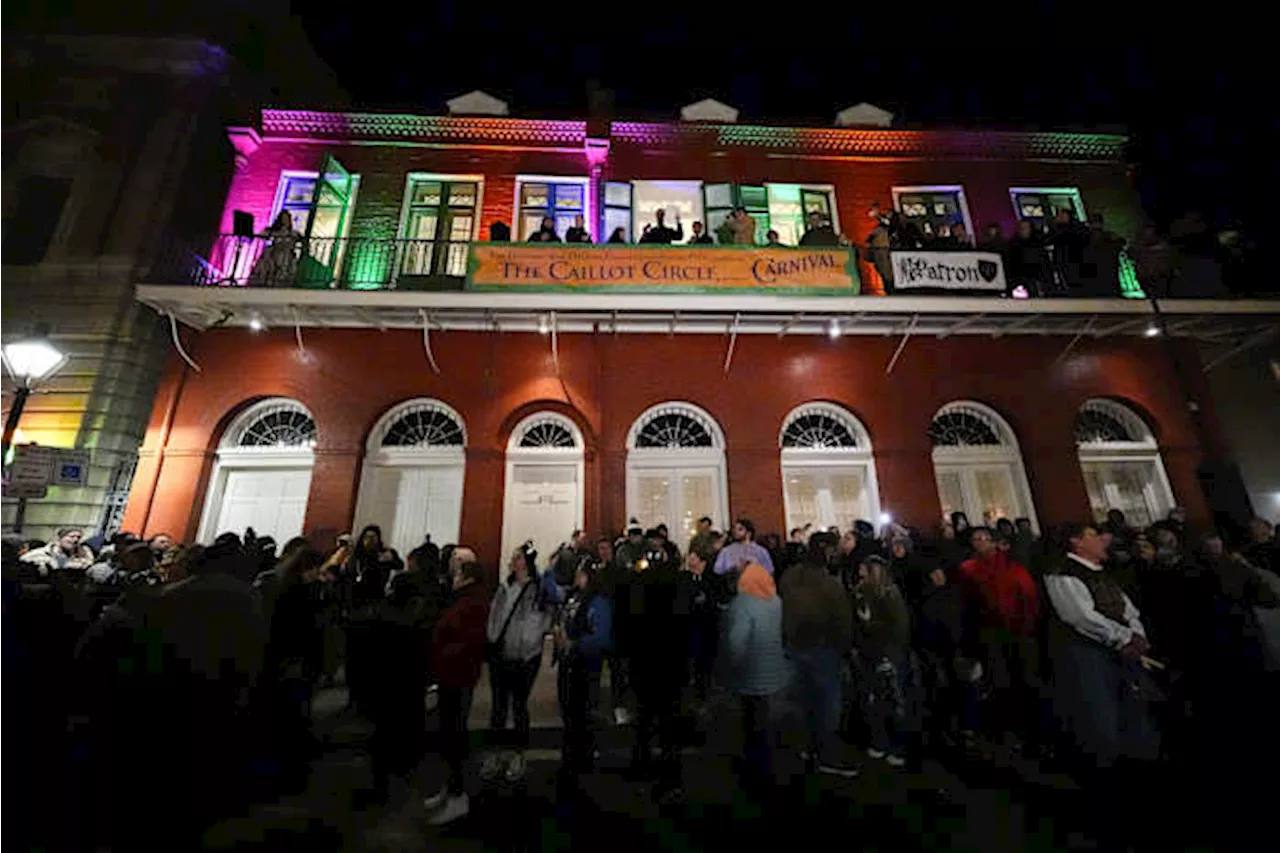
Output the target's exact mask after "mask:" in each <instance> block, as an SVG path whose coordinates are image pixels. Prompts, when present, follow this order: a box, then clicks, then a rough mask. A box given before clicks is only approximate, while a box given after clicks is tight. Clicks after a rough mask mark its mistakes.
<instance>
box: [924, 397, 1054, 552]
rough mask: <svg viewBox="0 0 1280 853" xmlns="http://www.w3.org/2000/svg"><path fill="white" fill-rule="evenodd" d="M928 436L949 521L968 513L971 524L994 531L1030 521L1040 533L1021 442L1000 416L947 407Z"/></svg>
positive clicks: (972, 406)
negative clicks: (1002, 522)
mask: <svg viewBox="0 0 1280 853" xmlns="http://www.w3.org/2000/svg"><path fill="white" fill-rule="evenodd" d="M928 432H929V439H930V440H931V441H932V442H933V470H934V476H935V477H936V478H937V482H938V500H939V502H940V503H941V504H942V514H943V517H944V518H945V517H947V516H949V515H950V514H951V513H952V512H963V513H964V514H965V515H966V516H967V517H968V519H969V522H970V523H971V524H974V525H979V524H988V525H990V524H994V523H995V521H996V520H997V519H1000V518H1008V519H1010V520H1012V519H1014V518H1018V517H1023V516H1025V517H1027V518H1029V519H1031V524H1032V526H1033V527H1037V528H1038V526H1039V525H1038V523H1037V521H1036V514H1035V507H1034V506H1033V505H1032V503H1031V488H1030V486H1029V484H1028V482H1027V473H1026V469H1025V468H1024V467H1023V464H1022V451H1021V450H1020V449H1019V448H1018V440H1017V438H1016V437H1015V436H1014V434H1013V430H1012V429H1010V427H1009V424H1008V423H1007V422H1006V421H1005V419H1004V418H1002V417H1000V415H999V414H997V413H996V412H995V410H993V409H991V408H990V407H988V406H984V405H982V404H981V403H975V402H972V401H967V400H961V401H957V402H954V403H948V404H947V405H945V406H943V407H942V408H941V409H939V410H938V413H937V414H936V415H934V416H933V420H932V422H930V424H929V430H928Z"/></svg>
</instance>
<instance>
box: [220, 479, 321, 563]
mask: <svg viewBox="0 0 1280 853" xmlns="http://www.w3.org/2000/svg"><path fill="white" fill-rule="evenodd" d="M226 478H227V479H226V483H225V485H224V486H223V489H222V503H221V505H220V506H219V507H218V514H217V516H216V518H217V524H216V525H215V527H214V529H213V530H212V531H211V532H210V535H209V537H208V538H209V539H212V538H213V537H215V536H217V535H218V534H220V533H225V532H228V531H229V532H231V533H237V534H243V533H244V531H245V528H247V527H252V528H253V529H254V532H255V533H257V534H258V535H259V536H271V537H274V538H275V540H276V542H278V543H280V544H284V543H285V542H286V541H288V540H289V539H292V538H293V537H295V536H301V535H302V523H303V521H304V520H305V518H306V514H307V495H308V494H309V493H310V491H311V468H310V466H308V467H306V468H249V469H242V470H236V469H234V468H233V469H230V470H228V471H227V472H226Z"/></svg>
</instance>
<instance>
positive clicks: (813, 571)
mask: <svg viewBox="0 0 1280 853" xmlns="http://www.w3.org/2000/svg"><path fill="white" fill-rule="evenodd" d="M834 548H835V536H834V535H832V534H830V533H815V534H813V536H812V537H810V539H809V548H808V550H807V551H806V552H805V560H804V561H803V562H802V563H800V564H799V565H796V566H792V567H791V568H790V569H788V570H787V572H786V573H785V575H784V576H783V578H782V586H781V588H780V589H779V593H780V595H781V597H782V637H783V640H784V642H785V643H786V649H787V658H788V659H789V660H790V661H791V666H792V673H793V675H792V678H793V685H794V688H795V694H796V698H797V699H798V701H799V703H800V706H801V712H802V714H803V718H804V723H805V730H806V733H807V736H808V743H807V745H806V746H807V752H808V760H807V762H806V763H807V765H808V767H809V769H810V771H813V770H817V771H818V772H821V773H828V774H831V775H833V776H843V777H846V778H851V777H853V776H857V775H858V772H859V771H858V767H857V766H856V765H855V764H852V763H850V762H848V761H846V760H845V759H844V757H843V756H842V755H840V754H839V744H838V741H837V739H836V730H837V729H838V728H839V726H840V711H841V709H842V708H843V701H842V696H841V689H840V687H841V685H840V675H841V669H842V666H843V662H844V657H845V655H846V654H848V652H849V650H850V649H852V648H853V610H852V608H850V606H849V600H848V598H847V597H846V596H845V594H844V589H843V588H842V587H841V585H840V581H838V580H836V579H835V578H833V577H832V576H831V575H830V574H829V573H828V572H827V552H828V551H829V550H834Z"/></svg>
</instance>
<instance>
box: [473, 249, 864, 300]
mask: <svg viewBox="0 0 1280 853" xmlns="http://www.w3.org/2000/svg"><path fill="white" fill-rule="evenodd" d="M858 287H859V285H858V272H857V265H856V264H855V262H854V258H853V252H852V251H851V250H850V249H847V248H838V247H830V248H828V247H821V248H817V247H815V248H812V249H809V248H804V249H799V248H797V249H790V248H786V249H775V248H768V247H764V246H627V245H608V244H606V245H603V246H591V245H583V244H569V243H552V244H543V245H525V244H520V243H472V244H471V258H470V262H469V263H468V265H467V288H468V289H469V290H505V291H511V290H573V291H593V290H595V291H618V290H625V291H632V292H643V291H651V290H660V291H678V292H685V293H713V292H717V291H723V290H755V291H762V292H773V293H777V292H784V293H793V294H833V293H839V294H845V295H852V294H856V293H857V292H858Z"/></svg>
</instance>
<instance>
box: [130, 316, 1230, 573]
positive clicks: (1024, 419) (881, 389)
mask: <svg viewBox="0 0 1280 853" xmlns="http://www.w3.org/2000/svg"><path fill="white" fill-rule="evenodd" d="M306 343H307V350H308V354H307V356H306V357H305V358H304V357H301V356H300V355H299V353H298V350H297V346H296V344H295V342H294V339H293V336H292V334H291V333H290V332H288V331H284V330H281V331H269V332H264V333H261V334H258V335H254V334H253V333H251V332H248V331H246V330H241V329H226V330H218V331H212V332H206V333H204V334H203V335H201V336H199V338H198V340H197V341H196V342H195V344H194V345H193V349H194V350H195V351H196V357H197V359H198V360H199V362H200V364H201V367H202V368H203V370H202V372H201V373H199V374H195V373H190V374H188V375H187V376H186V379H185V383H183V384H182V388H181V393H180V396H179V399H178V401H177V404H176V406H175V407H174V409H173V418H172V425H171V429H170V430H169V432H168V438H167V445H166V447H165V451H164V454H163V468H162V469H161V471H160V474H159V477H158V478H157V476H156V467H157V462H158V460H159V459H160V456H159V454H158V450H159V449H160V444H161V442H162V437H163V435H164V425H165V422H166V416H167V413H168V411H169V407H170V404H171V402H172V400H173V395H174V393H175V391H176V390H177V388H178V385H179V382H180V381H181V377H182V371H181V370H180V368H179V365H180V362H177V361H176V360H171V361H170V364H169V365H168V368H167V370H166V374H165V377H164V379H163V381H162V387H161V391H160V393H159V394H158V395H157V398H156V401H157V402H156V407H155V410H154V412H153V415H152V420H151V425H150V428H149V429H148V433H147V439H146V443H145V445H144V449H143V453H142V461H141V464H140V466H139V472H138V475H137V477H135V481H134V482H135V487H134V492H133V495H132V497H131V500H130V505H129V512H128V516H127V518H126V527H127V528H129V529H134V530H141V529H145V530H146V531H147V532H155V531H159V530H167V531H170V532H173V533H175V534H178V535H183V536H186V537H191V536H193V535H194V534H195V531H196V526H197V524H198V521H199V517H200V512H201V509H202V505H203V502H204V496H205V491H206V490H207V484H208V476H209V472H210V469H211V467H212V462H213V458H214V450H215V448H216V445H217V442H218V440H219V438H220V436H221V433H222V430H223V429H224V427H225V425H226V424H227V422H228V421H229V420H230V418H231V417H232V416H233V415H234V414H235V413H236V412H238V411H239V410H241V409H242V408H243V407H244V406H245V405H247V404H248V403H250V402H252V401H254V400H257V399H261V398H263V397H267V396H276V395H279V396H286V397H293V398H296V399H298V400H299V401H301V402H302V403H303V404H305V405H306V406H307V407H308V409H310V411H311V412H312V413H313V414H314V415H315V417H316V421H317V425H318V430H319V438H318V446H317V448H316V469H315V474H314V476H313V478H312V487H311V497H310V503H309V506H308V512H307V522H306V526H307V529H308V530H309V531H314V530H324V531H329V532H333V531H337V530H342V529H346V528H347V527H349V526H350V524H351V521H352V514H353V512H354V507H355V499H356V488H357V483H358V481H359V469H360V464H361V458H362V455H363V448H364V443H365V440H366V437H367V435H368V433H369V431H370V429H371V428H372V427H373V425H374V423H375V422H376V421H377V419H378V418H379V417H380V416H381V415H382V414H383V413H384V412H386V411H387V410H388V409H389V408H391V407H392V406H394V405H396V404H397V403H400V402H403V401H405V400H407V399H410V398H413V397H421V396H426V397H435V398H438V399H440V400H443V401H444V402H446V403H448V404H449V405H450V406H452V407H453V408H455V409H456V410H458V412H460V413H461V415H462V417H463V418H464V420H465V421H466V427H467V433H468V441H469V444H468V448H467V475H466V483H465V487H464V500H463V511H462V538H463V539H464V540H466V541H467V542H469V543H474V544H475V545H477V546H478V547H479V548H480V549H481V551H482V553H484V554H486V555H488V556H489V557H490V558H492V557H493V556H494V555H496V551H497V548H498V546H499V540H500V536H501V530H502V493H503V474H504V465H503V453H504V448H505V447H506V442H507V438H508V436H509V434H510V432H511V429H512V428H513V427H514V425H515V424H516V423H517V422H518V421H519V420H520V418H522V417H524V416H525V415H527V414H529V413H531V412H533V411H537V410H539V409H541V408H552V409H555V410H557V411H561V412H563V413H565V414H567V415H568V416H570V417H572V418H573V419H574V420H575V421H576V422H577V423H578V424H579V426H580V427H581V428H582V431H583V434H584V436H585V437H586V445H587V447H586V450H587V454H586V459H587V464H586V483H585V504H586V522H587V527H588V529H589V530H591V531H593V532H595V531H600V530H604V529H610V528H617V527H618V526H619V525H621V524H622V523H623V522H624V521H625V518H626V516H625V513H626V506H625V500H626V497H625V471H626V467H625V466H626V451H625V444H626V435H627V431H628V429H629V428H630V427H631V424H632V422H633V421H634V420H635V418H636V417H637V416H638V415H639V414H640V413H641V412H643V411H644V410H645V409H646V408H648V407H649V406H651V405H654V404H656V403H660V402H663V401H667V400H686V401H689V402H691V403H694V404H696V405H699V406H701V407H702V408H704V409H706V410H707V411H708V412H710V413H711V415H712V416H714V417H715V418H716V420H717V421H718V422H719V424H720V425H721V427H722V428H723V430H724V433H725V436H726V441H727V467H728V475H729V480H728V487H729V504H730V510H731V512H732V513H735V514H737V513H745V514H747V515H750V516H752V517H753V518H755V519H756V521H757V524H758V525H759V527H760V529H761V530H780V529H781V528H782V527H783V522H784V519H783V507H782V482H781V472H780V467H779V458H778V432H779V430H780V428H781V425H782V422H783V420H784V419H785V417H786V416H787V414H788V413H789V412H790V411H791V410H792V409H793V408H794V407H796V406H798V405H800V404H802V403H806V402H810V401H815V400H826V401H830V402H834V403H838V404H840V405H842V406H845V407H846V408H848V409H849V410H850V411H852V412H853V413H854V414H856V415H857V417H858V418H859V419H860V420H861V421H862V423H863V424H864V425H865V427H866V428H867V431H868V433H869V434H870V437H871V441H872V444H873V447H874V452H875V460H876V466H877V472H878V478H879V484H880V499H881V504H882V506H883V507H884V509H886V510H888V511H890V512H892V513H893V514H894V516H895V518H897V519H899V520H901V521H903V522H906V523H910V524H916V525H919V526H921V527H930V526H932V525H933V524H934V522H935V520H936V519H937V517H938V514H939V505H938V497H937V492H936V489H935V486H934V478H933V467H932V461H931V457H930V445H929V441H928V439H927V437H926V435H925V430H926V428H927V427H928V425H929V422H930V420H931V419H932V417H933V415H934V413H935V412H936V411H937V410H938V408H939V407H941V406H942V405H943V404H945V403H947V402H949V401H952V400H957V399H969V400H976V401H979V402H982V403H985V404H987V405H990V406H991V407H992V408H994V409H995V410H997V411H998V412H1000V413H1001V414H1002V415H1003V416H1004V417H1005V418H1006V419H1007V420H1008V422H1009V423H1010V425H1011V426H1012V428H1013V430H1014V431H1015V433H1016V435H1017V437H1018V440H1019V442H1020V444H1021V448H1022V453H1023V457H1024V460H1025V465H1026V471H1027V476H1028V479H1029V481H1030V485H1031V491H1032V497H1033V501H1034V504H1035V507H1036V510H1037V513H1038V515H1039V519H1040V522H1041V524H1042V525H1050V524H1055V523H1059V522H1063V521H1067V520H1071V519H1075V518H1081V517H1085V516H1087V514H1088V509H1089V508H1088V503H1087V500H1086V496H1085V489H1084V483H1083V479H1082V476H1081V473H1080V467H1079V464H1078V461H1077V458H1076V453H1075V446H1074V443H1073V439H1072V433H1071V426H1072V420H1073V417H1074V414H1075V412H1076V410H1077V408H1078V407H1079V405H1080V404H1081V403H1082V402H1083V401H1084V400H1086V399H1088V398H1090V397H1113V398H1116V399H1120V400H1124V401H1127V402H1128V403H1130V404H1131V405H1132V406H1133V407H1134V408H1135V409H1136V410H1138V411H1139V412H1141V413H1142V414H1143V415H1144V416H1145V417H1146V418H1147V419H1148V421H1149V422H1150V423H1151V425H1152V427H1153V429H1154V431H1155V434H1156V437H1157V439H1158V441H1159V443H1160V447H1161V452H1162V454H1163V458H1164V463H1165V467H1166V469H1167V471H1168V474H1169V479H1170V481H1171V484H1172V487H1173V491H1174V496H1175V498H1176V500H1177V501H1178V502H1180V503H1182V504H1184V505H1185V506H1186V507H1187V509H1188V512H1189V515H1190V516H1191V518H1192V519H1193V520H1195V521H1204V520H1206V519H1207V517H1208V509H1207V507H1206V505H1205V503H1204V499H1203V496H1202V493H1201V490H1200V487H1199V485H1198V482H1197V478H1196V470H1197V467H1198V466H1199V464H1200V463H1201V461H1202V458H1203V456H1204V451H1203V449H1202V448H1201V447H1200V446H1199V444H1198V442H1197V438H1196V431H1195V429H1194V427H1193V425H1192V424H1191V422H1190V421H1189V420H1188V416H1187V413H1186V409H1185V405H1184V400H1185V397H1184V396H1183V394H1182V393H1180V391H1179V383H1178V380H1177V379H1176V377H1175V376H1174V372H1173V369H1172V368H1171V366H1170V365H1169V364H1168V363H1167V361H1166V359H1165V357H1164V350H1163V349H1162V346H1161V345H1160V344H1159V343H1157V342H1153V341H1147V340H1143V339H1117V340H1111V339H1103V340H1083V341H1081V342H1080V344H1079V345H1078V346H1077V347H1076V348H1075V350H1073V352H1072V355H1071V356H1070V357H1069V358H1067V359H1065V360H1063V361H1062V362H1061V363H1056V362H1055V360H1056V359H1057V357H1058V355H1059V353H1060V352H1061V351H1062V348H1063V346H1064V342H1063V341H1062V340H1059V339H1053V338H1032V337H1026V338H1002V339H990V338H985V337H962V336H957V337H952V338H948V339H945V340H937V339H928V338H920V339H913V340H911V341H910V342H909V343H908V344H907V347H906V349H905V350H904V352H903V354H902V357H901V359H900V360H899V362H898V364H897V366H896V368H895V370H894V372H893V374H892V375H891V376H888V377H886V376H885V375H884V369H885V365H886V364H887V363H888V360H889V358H890V357H891V355H892V352H893V348H894V347H895V346H896V344H897V340H896V339H883V338H878V337H877V338H872V337H845V338H841V339H839V340H835V341H829V340H827V339H825V338H815V337H787V338H782V339H778V338H776V337H775V336H773V335H747V336H742V337H740V338H739V339H738V343H737V348H736V351H735V355H734V359H733V365H732V369H731V370H730V372H729V375H728V376H727V377H726V376H724V375H722V373H721V365H722V363H723V359H724V353H725V347H726V345H727V340H726V339H724V338H722V337H719V336H710V335H705V336H704V335H690V336H678V337H675V338H668V337H665V336H660V337H652V336H641V335H620V336H614V335H607V334H597V335H584V334H574V335H562V336H561V337H560V341H559V348H560V374H559V376H557V375H556V373H555V369H554V365H553V362H552V360H551V356H550V352H549V343H548V341H547V339H546V338H545V337H542V336H539V335H536V334H512V333H507V334H488V335H486V334H480V333H452V332H451V333H447V334H442V335H439V336H437V337H436V338H435V339H434V340H433V348H434V350H435V353H436V358H437V360H438V362H439V364H440V367H441V374H440V375H439V376H437V375H435V374H433V373H432V372H431V371H430V370H429V368H428V366H427V364H426V361H425V357H424V356H423V354H422V348H421V341H420V340H419V336H418V333H416V332H412V331H388V332H378V331H372V330H367V331H366V330H319V329H317V330H312V331H309V332H308V333H307V336H306ZM1206 402H1207V401H1206ZM152 483H155V491H154V494H153V493H152ZM148 507H149V514H148Z"/></svg>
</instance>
